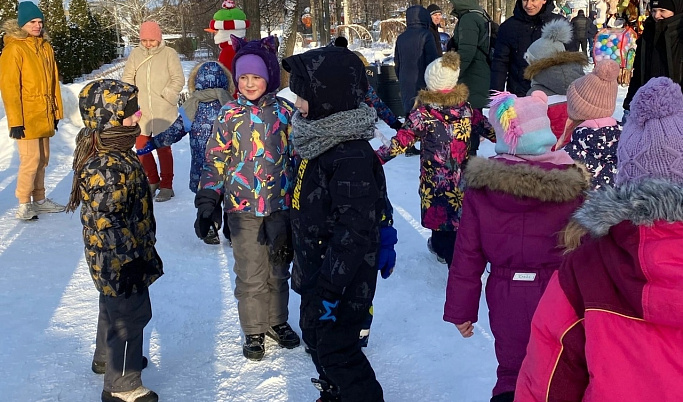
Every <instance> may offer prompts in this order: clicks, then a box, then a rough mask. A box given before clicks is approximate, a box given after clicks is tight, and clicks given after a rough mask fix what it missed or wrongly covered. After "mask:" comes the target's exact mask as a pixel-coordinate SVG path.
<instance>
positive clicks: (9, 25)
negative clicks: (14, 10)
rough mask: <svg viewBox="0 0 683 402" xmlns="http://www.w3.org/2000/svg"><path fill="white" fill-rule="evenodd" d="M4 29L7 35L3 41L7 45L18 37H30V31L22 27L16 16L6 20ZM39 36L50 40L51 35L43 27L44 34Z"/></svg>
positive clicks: (3, 25)
mask: <svg viewBox="0 0 683 402" xmlns="http://www.w3.org/2000/svg"><path fill="white" fill-rule="evenodd" d="M2 30H3V31H5V36H4V38H3V42H4V44H5V45H7V44H8V43H10V42H11V41H13V40H17V39H18V40H23V39H26V38H28V32H26V31H24V30H23V29H21V27H20V26H19V23H18V22H17V19H16V18H15V19H13V20H7V21H5V23H4V24H2ZM39 37H40V38H43V39H45V40H46V41H49V40H50V37H49V36H48V34H47V33H45V29H44V28H43V34H42V35H41V36H39Z"/></svg>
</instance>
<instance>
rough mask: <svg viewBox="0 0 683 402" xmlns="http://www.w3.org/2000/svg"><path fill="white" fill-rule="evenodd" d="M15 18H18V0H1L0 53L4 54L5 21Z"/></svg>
mask: <svg viewBox="0 0 683 402" xmlns="http://www.w3.org/2000/svg"><path fill="white" fill-rule="evenodd" d="M13 18H17V0H2V2H0V54H2V48H3V47H4V46H5V43H4V41H3V38H4V37H5V31H4V30H3V29H2V26H3V25H4V24H5V21H7V20H11V19H13Z"/></svg>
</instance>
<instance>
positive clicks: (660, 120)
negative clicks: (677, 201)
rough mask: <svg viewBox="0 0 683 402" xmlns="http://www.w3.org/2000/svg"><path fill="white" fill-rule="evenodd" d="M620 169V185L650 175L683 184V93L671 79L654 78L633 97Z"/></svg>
mask: <svg viewBox="0 0 683 402" xmlns="http://www.w3.org/2000/svg"><path fill="white" fill-rule="evenodd" d="M617 169H618V173H617V177H616V185H617V186H619V185H622V184H626V183H637V182H639V181H641V180H643V179H647V178H652V179H664V180H669V181H671V182H673V183H677V184H682V185H683V94H682V93H681V87H680V86H679V85H678V84H676V83H674V82H673V81H672V80H671V79H670V78H667V77H657V78H652V79H650V81H648V82H647V84H645V85H643V86H642V87H641V88H640V89H639V90H638V92H636V94H635V96H633V100H632V101H631V114H630V115H629V117H628V120H627V122H626V125H625V126H624V130H623V131H622V133H621V137H620V138H619V144H618V145H617Z"/></svg>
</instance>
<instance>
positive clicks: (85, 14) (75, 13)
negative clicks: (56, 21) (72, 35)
mask: <svg viewBox="0 0 683 402" xmlns="http://www.w3.org/2000/svg"><path fill="white" fill-rule="evenodd" d="M69 22H70V23H72V24H76V26H77V27H79V28H80V29H81V30H85V29H86V28H87V27H88V25H89V24H90V7H89V6H88V1H87V0H71V1H70V2H69Z"/></svg>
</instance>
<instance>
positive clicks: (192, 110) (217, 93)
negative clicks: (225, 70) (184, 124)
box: [183, 88, 232, 121]
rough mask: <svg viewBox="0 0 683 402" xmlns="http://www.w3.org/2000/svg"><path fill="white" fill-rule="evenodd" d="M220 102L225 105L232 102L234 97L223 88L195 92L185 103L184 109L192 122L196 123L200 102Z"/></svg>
mask: <svg viewBox="0 0 683 402" xmlns="http://www.w3.org/2000/svg"><path fill="white" fill-rule="evenodd" d="M215 100H217V101H219V102H220V103H221V105H225V104H226V103H228V101H230V100H232V96H230V94H229V93H228V91H226V90H225V89H223V88H209V89H201V90H199V91H194V92H192V94H191V95H190V97H189V98H187V100H186V101H185V102H183V109H185V113H186V114H187V117H188V118H189V119H190V121H194V116H195V115H196V114H197V108H198V107H199V102H211V101H215Z"/></svg>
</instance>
